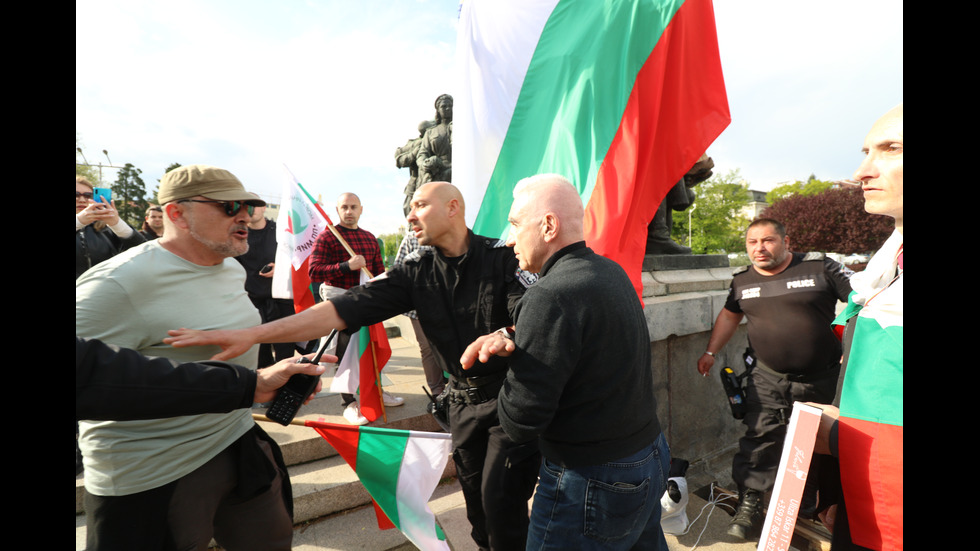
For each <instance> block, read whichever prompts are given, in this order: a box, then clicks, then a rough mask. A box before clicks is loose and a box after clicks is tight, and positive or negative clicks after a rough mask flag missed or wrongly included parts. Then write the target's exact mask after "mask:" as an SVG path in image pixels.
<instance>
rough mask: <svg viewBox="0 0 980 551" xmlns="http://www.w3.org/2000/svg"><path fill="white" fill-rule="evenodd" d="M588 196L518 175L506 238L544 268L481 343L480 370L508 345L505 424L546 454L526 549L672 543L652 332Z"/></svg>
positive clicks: (552, 180)
mask: <svg viewBox="0 0 980 551" xmlns="http://www.w3.org/2000/svg"><path fill="white" fill-rule="evenodd" d="M583 216H584V210H583V207H582V201H581V198H580V197H579V195H578V191H577V190H576V189H575V188H574V187H573V186H572V184H571V183H569V182H568V180H566V179H565V178H563V177H561V176H557V175H540V176H535V177H531V178H527V179H525V180H522V181H521V182H519V183H518V185H517V188H516V189H515V192H514V203H513V205H512V207H511V211H510V216H509V217H508V221H509V222H510V224H511V228H510V237H509V238H508V240H507V244H508V245H509V246H511V247H513V248H514V253H515V255H516V256H517V259H518V260H519V261H520V266H521V269H523V270H527V271H530V272H536V273H538V281H537V283H535V284H534V286H533V287H531V288H530V289H528V291H527V293H525V294H524V298H523V299H522V300H521V304H520V306H519V308H518V311H517V323H516V327H515V332H514V335H513V340H511V338H510V337H509V336H507V335H506V331H503V332H499V333H496V334H493V335H488V336H486V337H483V338H481V339H478V340H477V341H476V342H474V343H473V344H471V345H470V346H469V347H468V348H467V350H466V352H465V353H464V355H463V356H462V357H461V359H460V362H461V364H462V365H463V366H464V367H470V366H475V367H472V369H476V368H477V367H479V364H475V360H476V359H479V360H480V361H481V362H483V361H488V360H490V359H491V358H492V357H493V355H495V354H496V355H502V356H509V358H508V359H509V361H510V370H509V372H508V373H507V378H506V380H505V381H504V385H503V388H502V389H501V391H500V396H499V398H498V415H499V417H500V426H501V427H503V430H504V431H505V432H506V433H507V435H508V436H510V438H511V439H512V440H514V441H515V442H518V443H520V442H534V441H537V442H539V444H540V447H541V454H542V456H543V457H544V462H543V463H542V465H541V470H540V473H539V476H540V481H539V483H538V489H537V491H536V492H535V495H534V504H533V506H532V510H531V526H530V529H529V532H528V542H527V549H542V548H547V549H562V548H567V549H644V550H657V549H667V543H666V541H665V539H664V536H663V531H662V529H661V527H660V497H661V496H662V495H663V493H664V490H665V486H666V481H667V479H666V475H667V472H668V470H669V467H670V451H669V450H668V448H667V443H666V441H665V439H664V436H663V433H662V432H661V430H660V422H659V421H658V419H657V415H656V411H657V404H656V400H655V399H654V396H653V372H652V369H651V366H650V336H649V333H648V332H647V322H646V318H645V316H644V314H643V308H642V307H641V305H640V301H639V299H638V298H637V296H636V291H635V290H634V289H633V286H632V284H631V283H630V280H629V277H627V275H626V272H624V271H623V269H622V268H621V267H620V266H619V265H618V264H616V263H615V262H613V261H611V260H609V259H607V258H604V257H601V256H599V255H597V254H595V253H594V252H593V251H592V250H591V249H589V248H588V247H586V246H585V241H584V233H583Z"/></svg>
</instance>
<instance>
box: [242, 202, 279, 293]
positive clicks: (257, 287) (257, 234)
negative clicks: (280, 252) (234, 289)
mask: <svg viewBox="0 0 980 551" xmlns="http://www.w3.org/2000/svg"><path fill="white" fill-rule="evenodd" d="M277 247H278V243H277V242H276V222H275V221H274V220H266V221H265V227H264V228H262V229H261V230H253V229H251V228H249V230H248V252H247V253H245V254H243V255H240V256H236V257H235V260H237V261H238V262H239V263H240V264H241V265H242V268H245V292H246V293H248V296H249V297H251V298H272V278H271V277H264V276H261V275H259V271H260V270H261V269H262V268H263V267H264V266H265V265H266V264H268V263H270V262H275V261H276V248H277ZM287 269H288V268H287Z"/></svg>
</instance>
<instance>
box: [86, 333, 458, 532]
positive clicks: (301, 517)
mask: <svg viewBox="0 0 980 551" xmlns="http://www.w3.org/2000/svg"><path fill="white" fill-rule="evenodd" d="M389 334H390V335H392V338H390V339H389V340H390V343H391V347H392V357H391V360H389V362H388V364H387V366H386V367H385V369H384V372H383V381H384V384H385V389H386V390H388V391H389V392H391V393H392V394H395V395H397V396H401V397H402V398H404V399H405V403H404V404H403V405H401V406H398V407H393V408H388V409H387V412H386V413H387V416H388V419H387V422H385V421H383V420H381V419H379V420H377V421H375V422H374V423H372V426H384V427H388V428H396V429H405V430H421V431H433V432H441V430H442V429H441V428H440V427H439V425H438V424H437V423H436V422H435V420H434V419H433V418H432V416H431V415H429V414H428V413H427V412H426V410H425V406H426V404H427V403H428V401H429V399H428V397H427V396H426V394H425V392H424V390H423V389H422V387H423V386H424V385H425V375H424V374H423V372H422V364H421V360H420V359H419V350H418V346H417V345H416V344H415V342H414V340H412V338H411V337H412V335H408V336H407V337H408V338H403V337H401V336H398V335H399V334H400V333H399V331H398V329H397V327H396V328H394V330H392V329H391V328H390V329H389ZM327 373H328V374H329V373H332V371H331V370H329V369H328V371H327ZM323 380H324V385H325V386H327V387H329V384H330V377H326V376H325V377H324V379H323ZM254 412H255V413H258V414H262V413H264V410H263V409H261V408H256V409H255V410H254ZM342 413H343V408H342V407H341V398H340V396H339V395H337V394H334V393H330V392H329V391H326V392H321V393H320V394H319V395H318V396H317V397H316V398H314V399H313V401H312V402H311V403H310V404H308V405H306V406H304V407H303V408H302V409H301V410H300V413H299V415H298V416H297V418H298V419H314V420H323V421H326V422H330V423H341V424H347V423H346V421H345V420H344V418H343V416H342ZM261 426H262V428H263V430H265V431H266V432H267V433H269V434H270V435H271V436H272V437H273V438H275V440H276V441H277V442H278V443H279V446H280V448H281V449H282V453H283V457H284V458H285V460H286V464H287V466H288V469H289V474H290V481H291V483H292V487H293V507H294V520H295V523H296V532H295V535H294V541H293V544H294V549H296V550H304V549H305V550H309V551H312V550H318V551H321V550H332V549H337V550H341V549H342V550H348V549H365V550H372V551H385V550H389V549H391V550H395V549H407V550H409V549H415V546H414V545H412V544H411V543H410V542H408V540H407V539H406V538H405V537H404V536H403V535H402V534H401V533H400V532H399V531H398V530H384V531H382V530H379V529H378V527H377V520H376V518H375V513H374V508H373V506H371V498H370V496H369V495H368V493H367V491H366V490H365V489H364V487H363V486H362V485H361V483H360V481H358V479H357V476H356V475H355V474H354V471H353V470H352V469H351V468H350V467H349V466H348V465H347V463H346V462H345V461H344V460H343V458H341V457H340V456H339V455H338V454H337V452H336V450H334V449H333V447H331V446H330V445H329V444H328V443H327V441H326V440H324V439H323V438H322V437H321V436H320V435H319V434H317V433H316V432H315V431H314V430H313V429H310V428H307V427H302V426H294V425H291V426H288V427H283V426H281V425H278V424H276V423H270V422H261ZM455 474H456V472H455V466H454V465H453V462H452V460H451V458H450V460H449V461H448V462H447V467H446V469H445V472H444V473H443V482H442V483H441V484H440V486H439V488H437V490H436V492H435V495H434V497H433V500H432V502H431V507H432V509H433V512H434V513H436V517H437V520H438V522H439V523H440V525H441V526H442V528H443V531H444V532H445V533H446V536H447V539H449V540H450V547H451V548H452V549H454V550H458V551H469V550H471V549H472V550H475V549H476V545H475V544H474V543H473V541H472V539H471V538H470V536H469V529H470V528H469V522H468V521H467V520H466V515H465V506H464V502H463V497H462V493H461V492H460V491H459V485H458V484H457V483H456V480H455ZM83 486H84V485H83V481H82V477H81V476H79V477H77V478H76V480H75V515H76V516H75V541H76V544H75V548H76V550H83V549H84V548H85V514H84V510H83V507H82V495H83Z"/></svg>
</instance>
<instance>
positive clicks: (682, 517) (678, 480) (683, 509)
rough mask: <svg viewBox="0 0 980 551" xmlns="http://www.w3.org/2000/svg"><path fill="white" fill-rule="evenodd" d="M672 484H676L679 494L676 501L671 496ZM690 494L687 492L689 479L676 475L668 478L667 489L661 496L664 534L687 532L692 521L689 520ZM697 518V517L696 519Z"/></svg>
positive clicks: (661, 521) (661, 518) (661, 522)
mask: <svg viewBox="0 0 980 551" xmlns="http://www.w3.org/2000/svg"><path fill="white" fill-rule="evenodd" d="M671 484H674V485H675V488H676V491H675V492H674V493H675V494H679V495H678V498H679V499H677V500H676V501H675V500H674V498H673V497H671V495H670V494H671V490H672V488H671ZM688 501H690V496H689V495H688V493H687V479H686V478H684V477H682V476H681V477H675V478H668V479H667V491H666V492H664V495H663V496H662V497H661V498H660V507H661V509H660V527H661V528H662V529H663V531H664V534H671V535H674V536H680V535H683V534H685V533H686V532H687V527H688V526H690V524H691V523H690V522H689V521H688V520H687V504H688ZM695 520H697V519H695Z"/></svg>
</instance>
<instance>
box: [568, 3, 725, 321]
mask: <svg viewBox="0 0 980 551" xmlns="http://www.w3.org/2000/svg"><path fill="white" fill-rule="evenodd" d="M730 122H731V115H730V113H729V109H728V96H727V94H726V93H725V83H724V79H723V77H722V71H721V59H720V57H719V54H718V39H717V36H716V32H715V17H714V11H713V8H712V5H711V2H710V1H709V0H691V1H688V2H685V3H684V5H683V6H681V7H680V9H678V11H677V13H676V14H675V15H674V17H673V19H672V20H671V22H670V24H669V25H668V26H667V29H665V31H664V33H663V35H662V36H661V38H660V42H659V43H658V44H657V47H656V48H654V49H653V52H651V54H650V57H649V58H648V59H647V62H646V64H644V66H643V68H642V69H641V70H640V72H639V74H638V75H637V78H636V83H635V84H634V86H633V91H632V93H631V94H630V99H629V103H628V104H627V106H626V110H625V112H624V114H623V120H622V121H621V123H620V127H619V131H618V132H617V135H616V137H615V138H614V139H613V142H612V145H611V146H610V149H609V152H608V153H607V154H606V157H605V159H604V160H603V163H602V166H601V167H600V169H599V174H598V177H597V179H596V185H595V188H594V190H593V192H592V195H591V197H590V199H589V203H588V205H586V213H585V239H586V242H587V243H588V244H589V246H590V247H591V248H592V249H593V250H595V251H596V252H598V253H599V254H601V255H603V256H606V257H608V258H610V259H612V260H615V261H616V262H617V263H619V265H620V266H622V267H623V269H624V270H625V271H626V273H627V274H628V275H629V277H630V280H631V281H632V282H633V287H634V288H635V289H636V291H637V296H639V297H640V300H641V302H642V300H643V283H642V281H641V278H640V272H641V268H642V265H643V255H644V252H645V248H646V236H647V226H648V225H649V224H650V221H651V220H653V216H654V214H655V213H656V212H657V207H658V206H659V205H660V202H661V201H662V200H663V198H664V196H666V194H667V192H668V191H669V190H670V188H671V187H672V186H673V185H674V184H676V183H677V182H678V181H679V180H680V179H681V177H682V176H683V175H684V174H685V173H687V171H688V170H690V169H691V167H693V166H694V163H696V162H697V160H698V158H699V157H700V156H701V155H702V154H703V153H704V152H705V151H706V150H707V148H708V146H709V145H711V143H712V142H713V141H714V140H715V138H717V137H718V135H719V134H721V132H722V130H724V129H725V127H727V126H728V124H729V123H730Z"/></svg>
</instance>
